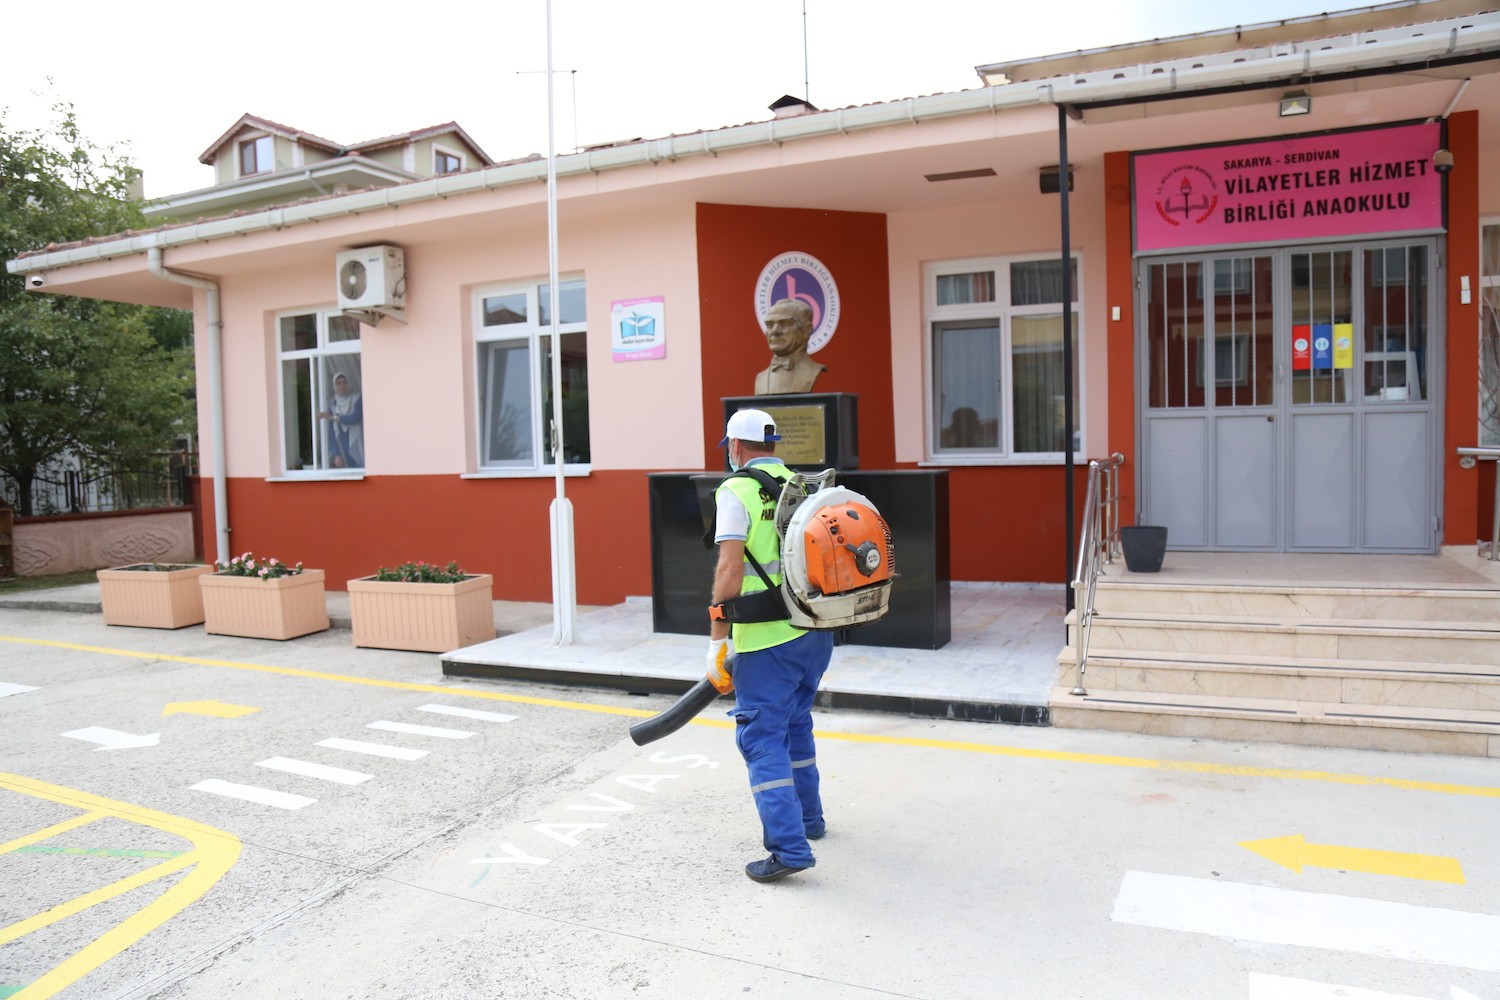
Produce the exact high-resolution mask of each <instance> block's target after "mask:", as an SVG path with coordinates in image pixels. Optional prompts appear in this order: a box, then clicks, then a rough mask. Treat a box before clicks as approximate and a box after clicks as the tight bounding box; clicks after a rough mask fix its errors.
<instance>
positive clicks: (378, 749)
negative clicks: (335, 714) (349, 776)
mask: <svg viewBox="0 0 1500 1000" xmlns="http://www.w3.org/2000/svg"><path fill="white" fill-rule="evenodd" d="M318 746H320V747H327V748H328V749H330V750H347V751H348V752H350V753H362V754H366V755H368V756H370V757H390V758H391V759H392V760H420V759H421V758H423V757H426V756H427V755H428V754H429V753H431V752H432V751H431V750H413V749H412V748H411V747H393V746H387V745H386V744H384V743H365V742H363V741H362V740H346V739H341V738H339V737H337V736H334V737H330V738H329V739H326V740H319V741H318Z"/></svg>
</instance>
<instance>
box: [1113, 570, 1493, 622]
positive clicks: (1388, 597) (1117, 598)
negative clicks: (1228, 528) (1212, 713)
mask: <svg viewBox="0 0 1500 1000" xmlns="http://www.w3.org/2000/svg"><path fill="white" fill-rule="evenodd" d="M1094 608H1095V610H1096V611H1099V612H1101V613H1109V614H1116V613H1121V614H1128V613H1145V614H1156V613H1159V614H1168V615H1173V616H1180V615H1202V616H1224V615H1228V616H1231V617H1235V616H1250V617H1261V618H1280V619H1293V620H1296V619H1340V620H1343V619H1352V620H1369V619H1375V620H1386V619H1402V620H1416V621H1440V622H1479V623H1484V622H1495V621H1500V590H1450V589H1435V588H1421V589H1413V588H1393V587H1296V586H1275V585H1261V586H1239V585H1208V586H1188V585H1183V584H1157V583H1129V584H1125V583H1111V582H1109V581H1108V580H1107V579H1101V580H1100V581H1099V584H1098V587H1097V589H1096V591H1095V595H1094Z"/></svg>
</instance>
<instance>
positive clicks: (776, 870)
mask: <svg viewBox="0 0 1500 1000" xmlns="http://www.w3.org/2000/svg"><path fill="white" fill-rule="evenodd" d="M806 870H807V869H805V868H793V867H792V866H791V865H784V864H782V863H781V859H780V858H778V857H777V856H776V855H774V854H773V855H771V856H770V857H769V858H766V860H764V861H752V862H750V863H749V864H748V865H746V866H745V874H746V875H749V876H750V877H751V878H753V879H754V880H755V881H757V882H774V881H776V880H777V879H779V878H786V877H787V876H788V875H791V874H793V873H795V872H800V871H806Z"/></svg>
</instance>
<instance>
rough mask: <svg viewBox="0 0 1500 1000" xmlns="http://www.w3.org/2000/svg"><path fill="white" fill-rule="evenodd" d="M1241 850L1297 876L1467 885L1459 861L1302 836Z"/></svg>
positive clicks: (1251, 842)
mask: <svg viewBox="0 0 1500 1000" xmlns="http://www.w3.org/2000/svg"><path fill="white" fill-rule="evenodd" d="M1240 846H1241V847H1243V848H1245V849H1247V850H1251V851H1254V852H1255V853H1256V854H1259V855H1260V856H1261V857H1263V858H1267V859H1269V860H1271V861H1274V862H1276V863H1277V864H1278V865H1281V867H1283V868H1290V869H1291V870H1292V871H1294V872H1297V873H1298V874H1301V872H1302V869H1303V868H1304V867H1308V868H1336V869H1338V870H1340V871H1351V872H1365V873H1367V874H1370V875H1394V876H1396V877H1397V878H1417V879H1423V880H1424V881H1427V882H1452V883H1453V884H1455V885H1463V884H1464V869H1463V866H1462V865H1460V864H1459V863H1458V859H1457V858H1445V857H1440V856H1439V855H1436V854H1406V853H1403V852H1401V851H1377V850H1372V849H1371V848H1368V847H1340V846H1339V845H1337V844H1309V843H1308V842H1307V840H1306V839H1305V838H1304V837H1303V836H1302V834H1300V833H1296V834H1292V835H1291V836H1289V837H1269V838H1267V839H1265V840H1246V841H1242V842H1241V843H1240Z"/></svg>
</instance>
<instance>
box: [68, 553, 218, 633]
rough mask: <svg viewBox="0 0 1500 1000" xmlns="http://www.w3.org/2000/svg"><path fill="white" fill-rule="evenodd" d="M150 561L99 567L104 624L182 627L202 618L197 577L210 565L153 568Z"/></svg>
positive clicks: (204, 572) (201, 598)
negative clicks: (114, 566) (164, 568)
mask: <svg viewBox="0 0 1500 1000" xmlns="http://www.w3.org/2000/svg"><path fill="white" fill-rule="evenodd" d="M150 565H151V564H150V563H138V564H136V565H134V566H120V567H118V568H116V569H101V570H100V571H99V572H98V574H97V576H98V578H99V603H100V604H101V605H102V606H103V609H104V624H106V625H133V626H135V627H137V628H183V627H184V626H187V625H197V624H198V623H199V622H201V621H203V593H202V591H201V590H200V589H199V587H198V578H199V577H201V576H203V575H205V574H208V573H212V572H213V571H214V568H213V567H212V566H185V567H183V568H181V569H168V570H153V569H148V568H147V567H148V566H150Z"/></svg>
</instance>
